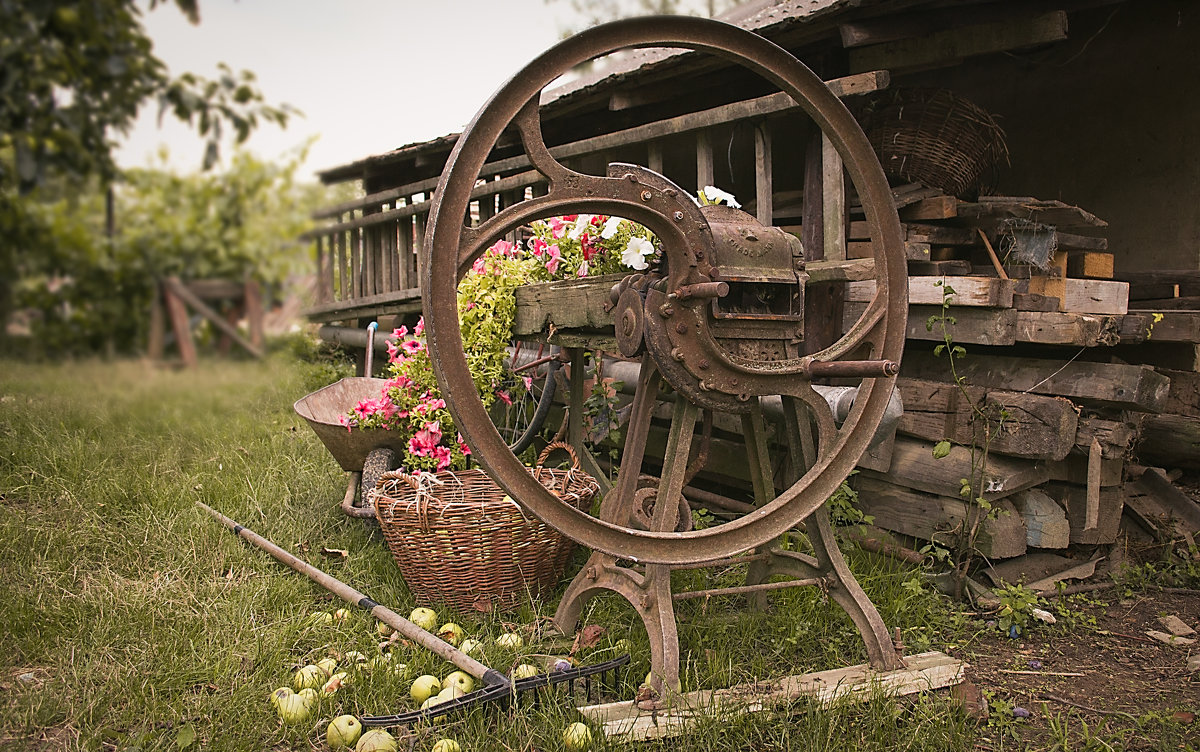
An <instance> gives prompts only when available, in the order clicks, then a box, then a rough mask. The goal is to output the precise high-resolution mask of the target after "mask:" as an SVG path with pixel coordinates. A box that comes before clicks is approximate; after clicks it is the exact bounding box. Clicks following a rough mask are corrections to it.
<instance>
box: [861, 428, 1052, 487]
mask: <svg viewBox="0 0 1200 752" xmlns="http://www.w3.org/2000/svg"><path fill="white" fill-rule="evenodd" d="M934 444H935V442H933V441H922V440H920V439H914V438H906V437H898V438H897V439H896V443H895V446H894V447H893V448H892V467H891V470H889V471H888V472H886V473H877V472H873V471H870V470H863V471H862V475H863V477H866V478H876V479H878V480H883V481H887V482H888V483H892V484H895V485H898V486H904V487H905V488H911V489H914V490H917V491H925V492H926V493H932V494H938V495H941V496H958V495H959V489H960V488H961V486H962V483H961V479H962V478H970V477H973V476H974V475H976V472H975V471H974V470H973V463H974V462H976V461H978V457H977V456H974V455H973V453H972V452H971V450H970V449H969V448H967V447H965V446H957V445H956V446H952V447H951V448H950V453H949V454H948V455H946V456H945V457H940V458H935V457H934V456H933V448H934ZM1049 479H1050V471H1049V469H1047V467H1046V464H1045V463H1043V462H1036V461H1033V460H1023V459H1019V458H1015V457H1005V456H1003V455H1000V454H992V455H990V456H989V457H988V460H987V466H986V469H985V471H984V474H983V479H982V483H983V488H981V489H977V492H976V495H982V496H983V497H984V498H985V499H987V500H988V501H996V500H998V499H1003V498H1005V497H1008V496H1011V495H1013V494H1015V493H1017V492H1018V491H1024V490H1025V489H1027V488H1032V487H1034V486H1037V485H1040V484H1042V483H1045V482H1046V481H1047V480H1049ZM979 492H982V493H979Z"/></svg>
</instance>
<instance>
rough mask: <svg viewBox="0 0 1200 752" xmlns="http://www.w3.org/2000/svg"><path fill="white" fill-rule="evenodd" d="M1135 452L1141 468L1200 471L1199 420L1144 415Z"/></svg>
mask: <svg viewBox="0 0 1200 752" xmlns="http://www.w3.org/2000/svg"><path fill="white" fill-rule="evenodd" d="M1134 451H1135V453H1136V454H1137V456H1138V458H1139V459H1140V460H1141V462H1142V464H1144V465H1156V466H1159V467H1166V468H1172V467H1187V468H1200V418H1196V417H1190V416H1186V415H1150V416H1147V417H1146V419H1145V420H1144V421H1143V422H1142V430H1141V434H1140V438H1139V441H1138V444H1137V447H1136V449H1135V450H1134Z"/></svg>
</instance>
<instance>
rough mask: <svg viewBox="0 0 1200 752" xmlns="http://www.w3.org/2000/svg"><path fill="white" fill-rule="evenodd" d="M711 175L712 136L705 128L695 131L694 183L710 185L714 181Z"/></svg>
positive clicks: (712, 171)
mask: <svg viewBox="0 0 1200 752" xmlns="http://www.w3.org/2000/svg"><path fill="white" fill-rule="evenodd" d="M713 175H714V170H713V150H712V137H711V136H710V135H709V130H708V129H707V128H706V129H703V130H699V131H696V185H698V186H699V187H700V188H703V187H704V186H706V185H712V184H713V182H715V181H716V178H715V177H714V176H713Z"/></svg>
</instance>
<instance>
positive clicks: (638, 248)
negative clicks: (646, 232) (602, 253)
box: [621, 236, 654, 271]
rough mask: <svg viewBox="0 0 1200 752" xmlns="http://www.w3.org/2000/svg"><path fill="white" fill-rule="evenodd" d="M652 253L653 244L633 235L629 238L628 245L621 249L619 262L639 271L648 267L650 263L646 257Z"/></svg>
mask: <svg viewBox="0 0 1200 752" xmlns="http://www.w3.org/2000/svg"><path fill="white" fill-rule="evenodd" d="M653 255H654V244H653V243H651V242H650V241H649V240H646V239H645V238H639V237H636V236H635V237H632V238H630V239H629V245H627V246H625V250H623V251H621V263H622V264H624V265H625V266H628V267H629V268H630V269H637V270H638V271H641V270H642V269H648V268H649V267H650V264H648V263H647V262H646V257H647V256H653Z"/></svg>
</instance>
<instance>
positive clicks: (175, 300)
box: [162, 282, 199, 368]
mask: <svg viewBox="0 0 1200 752" xmlns="http://www.w3.org/2000/svg"><path fill="white" fill-rule="evenodd" d="M162 293H163V301H164V302H165V303H166V306H167V314H168V315H169V316H170V318H171V329H172V330H173V331H174V332H175V346H176V347H177V348H179V357H180V359H181V360H182V361H183V365H184V367H185V368H194V367H195V366H196V364H197V363H198V362H199V360H198V358H197V357H196V343H195V341H194V340H193V339H192V325H191V322H190V321H189V320H188V313H187V307H186V306H185V305H184V304H183V300H181V299H180V298H179V296H178V295H176V294H175V291H174V289H173V288H172V287H171V286H169V285H168V284H167V283H166V282H164V283H163V285H162Z"/></svg>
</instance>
